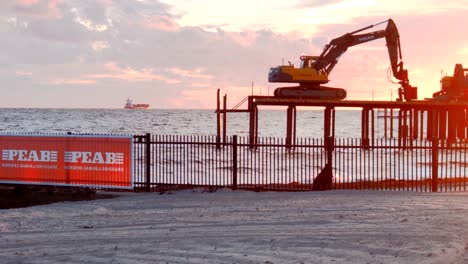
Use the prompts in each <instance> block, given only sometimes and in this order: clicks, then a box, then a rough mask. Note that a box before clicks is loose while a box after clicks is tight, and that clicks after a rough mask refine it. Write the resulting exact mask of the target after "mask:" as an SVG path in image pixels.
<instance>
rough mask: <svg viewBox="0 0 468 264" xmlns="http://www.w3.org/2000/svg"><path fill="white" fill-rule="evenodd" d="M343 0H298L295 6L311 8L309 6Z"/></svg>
mask: <svg viewBox="0 0 468 264" xmlns="http://www.w3.org/2000/svg"><path fill="white" fill-rule="evenodd" d="M342 1H344V0H302V1H300V2H299V3H298V4H297V6H298V7H299V8H311V7H319V6H324V5H331V4H336V3H340V2H342Z"/></svg>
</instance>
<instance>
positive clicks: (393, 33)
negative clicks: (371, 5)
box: [268, 19, 418, 101]
mask: <svg viewBox="0 0 468 264" xmlns="http://www.w3.org/2000/svg"><path fill="white" fill-rule="evenodd" d="M384 23H387V26H386V28H385V29H382V30H378V31H373V32H368V33H362V34H357V33H359V32H362V31H365V30H368V29H370V28H373V27H375V26H378V25H380V24H384ZM380 38H385V40H386V42H387V49H388V55H389V58H390V64H391V68H392V72H393V76H394V77H395V78H396V79H398V81H399V84H400V85H401V87H400V88H399V89H398V97H399V98H398V99H397V100H398V101H403V100H406V101H410V100H415V99H417V97H418V96H417V87H413V86H411V85H410V84H409V80H408V71H407V70H406V69H405V68H404V67H403V61H402V54H401V47H400V35H399V34H398V29H397V27H396V25H395V22H393V20H392V19H389V20H386V21H383V22H381V23H378V24H374V25H370V26H367V27H364V28H361V29H358V30H356V31H353V32H350V33H346V34H344V35H343V36H341V37H338V38H335V39H333V40H331V41H330V43H328V44H327V45H325V48H324V50H323V51H322V53H321V54H320V55H319V56H301V57H300V60H301V63H300V66H299V67H298V68H295V67H294V65H292V64H289V65H282V66H277V67H273V68H270V71H269V73H268V81H269V82H273V83H299V86H293V87H279V88H276V89H275V92H274V95H275V96H277V97H301V98H310V99H318V100H343V99H345V98H346V90H345V89H342V88H333V87H327V86H323V84H326V83H328V82H329V79H328V76H329V75H330V73H331V71H332V70H333V68H334V67H335V65H336V64H337V63H338V59H339V58H340V56H341V55H343V54H344V53H345V52H346V50H347V49H348V48H349V47H352V46H356V45H359V44H362V43H366V42H369V41H372V40H376V39H380Z"/></svg>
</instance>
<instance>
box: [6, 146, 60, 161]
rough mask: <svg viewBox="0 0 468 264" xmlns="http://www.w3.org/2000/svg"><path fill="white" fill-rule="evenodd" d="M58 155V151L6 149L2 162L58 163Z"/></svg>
mask: <svg viewBox="0 0 468 264" xmlns="http://www.w3.org/2000/svg"><path fill="white" fill-rule="evenodd" d="M57 153H58V151H51V150H25V149H4V150H2V160H7V161H34V162H56V161H57Z"/></svg>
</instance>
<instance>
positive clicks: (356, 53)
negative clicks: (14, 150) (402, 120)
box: [0, 0, 468, 108]
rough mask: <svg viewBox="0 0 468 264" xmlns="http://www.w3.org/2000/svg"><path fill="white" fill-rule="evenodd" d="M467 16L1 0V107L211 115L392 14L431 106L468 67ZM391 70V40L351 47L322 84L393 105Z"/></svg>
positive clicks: (432, 8) (428, 0)
mask: <svg viewBox="0 0 468 264" xmlns="http://www.w3.org/2000/svg"><path fill="white" fill-rule="evenodd" d="M467 10H468V5H466V1H465V0H454V1H449V2H444V3H442V2H440V1H436V0H416V1H403V0H395V1H384V0H364V1H363V0H360V1H358V0H330V1H321V0H315V1H305V0H296V1H266V0H256V1H247V0H239V1H227V0H221V1H213V0H199V1H184V0H171V1H169V0H154V1H137V0H135V1H120V0H99V1H91V2H88V1H71V0H15V1H2V2H1V3H0V32H1V33H3V35H4V36H5V38H4V40H3V41H2V44H0V50H1V52H0V64H1V65H2V67H1V69H0V78H1V80H2V82H3V85H2V87H1V88H0V89H2V95H3V96H2V98H1V99H0V100H1V107H50V106H57V105H55V102H53V101H52V99H53V100H56V99H57V98H58V97H59V98H60V102H61V105H59V106H58V107H85V108H96V107H104V108H118V107H120V106H121V105H122V102H123V101H124V100H125V99H126V98H127V97H128V96H129V95H135V96H134V99H135V101H141V102H145V103H148V104H151V107H152V108H214V107H215V106H216V104H215V103H216V101H215V99H216V90H217V89H218V88H220V89H222V91H223V94H224V93H226V94H228V96H229V98H230V99H229V101H228V105H230V106H232V105H235V104H236V103H237V102H238V101H240V100H241V99H242V98H244V97H245V96H248V95H250V94H251V90H252V89H251V84H252V82H253V83H254V84H255V89H254V93H255V94H260V93H263V95H266V94H267V93H268V92H267V91H268V89H269V90H270V92H271V94H272V91H273V90H274V88H275V87H279V86H284V85H282V84H273V83H268V81H267V74H268V70H269V68H270V67H273V66H277V65H280V64H282V63H283V62H284V63H287V62H288V61H291V62H292V63H294V64H295V65H298V63H299V56H301V55H302V54H307V55H318V54H320V52H321V51H322V49H323V46H324V45H325V44H327V43H328V42H329V41H330V40H331V39H333V38H335V37H338V36H341V35H342V34H344V33H346V32H351V31H354V30H356V29H359V28H362V27H365V26H368V25H371V24H375V23H378V22H381V21H385V20H386V19H388V18H392V19H393V20H394V21H395V22H396V24H397V26H398V30H399V32H400V36H401V43H402V52H403V61H404V63H405V67H406V68H407V69H408V72H409V79H410V83H411V84H412V85H415V86H418V92H419V99H424V98H426V97H431V96H432V93H434V92H436V91H438V90H439V89H440V82H439V81H440V78H441V77H442V76H444V75H446V74H447V75H451V74H453V69H454V65H455V64H456V63H462V64H465V66H466V65H468V44H467V43H468V36H467V35H466V34H462V33H461V31H462V29H460V28H459V27H460V25H462V24H465V20H466V18H465V17H466V12H467ZM379 29H380V28H379ZM372 30H373V29H372ZM388 66H389V60H388V55H387V51H386V46H385V41H384V40H376V41H372V42H369V43H365V44H363V45H360V46H357V47H352V48H350V49H349V50H348V51H347V52H346V53H345V54H344V55H343V56H342V57H341V58H340V60H339V62H338V64H337V66H336V67H335V68H334V70H333V72H332V73H331V75H330V79H331V82H330V83H329V84H327V85H329V86H331V87H340V88H344V89H346V90H347V92H348V98H347V99H348V100H353V99H369V100H370V99H372V98H374V99H379V100H390V99H395V96H396V89H397V86H396V85H394V84H392V83H391V82H389V81H388V80H387V70H388ZM83 87H86V89H84V90H83V89H82V88H83ZM17 88H21V89H17ZM91 91H92V92H91ZM24 94H30V95H31V96H30V97H28V98H25V97H24V96H23V95H24ZM41 94H55V96H53V97H50V98H49V97H41V96H40V95H41ZM51 98H52V99H51ZM48 100H51V101H48Z"/></svg>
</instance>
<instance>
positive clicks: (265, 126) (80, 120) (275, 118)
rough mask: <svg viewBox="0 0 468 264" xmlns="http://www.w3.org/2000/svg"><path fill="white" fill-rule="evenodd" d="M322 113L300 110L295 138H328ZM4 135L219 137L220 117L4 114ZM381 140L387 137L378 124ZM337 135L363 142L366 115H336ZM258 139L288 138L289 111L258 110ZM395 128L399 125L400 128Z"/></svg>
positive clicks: (245, 118)
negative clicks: (363, 116)
mask: <svg viewBox="0 0 468 264" xmlns="http://www.w3.org/2000/svg"><path fill="white" fill-rule="evenodd" d="M323 116H324V113H323V110H298V111H297V122H296V129H297V130H296V131H297V132H296V136H297V137H302V138H321V137H323V126H324V118H323ZM0 120H1V125H0V132H2V133H68V132H71V133H95V134H145V133H151V134H155V135H216V113H215V112H214V110H209V109H194V110H187V109H146V110H129V109H46V108H41V109H33V108H3V109H0ZM376 120H377V122H376V124H375V130H376V136H378V135H383V120H382V119H377V118H376ZM335 124H336V125H335V136H336V137H337V138H360V135H361V128H360V127H361V111H357V110H338V111H336V123H335ZM258 126H259V129H258V130H259V136H260V137H285V136H286V111H285V110H270V109H268V110H262V109H260V110H259V122H258ZM395 127H396V126H395ZM226 133H227V135H229V136H231V135H238V136H248V134H249V115H248V113H228V114H227V129H226Z"/></svg>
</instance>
